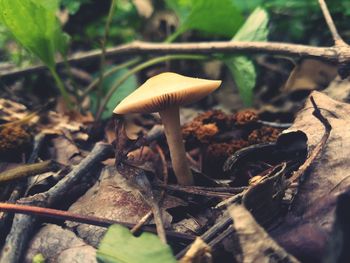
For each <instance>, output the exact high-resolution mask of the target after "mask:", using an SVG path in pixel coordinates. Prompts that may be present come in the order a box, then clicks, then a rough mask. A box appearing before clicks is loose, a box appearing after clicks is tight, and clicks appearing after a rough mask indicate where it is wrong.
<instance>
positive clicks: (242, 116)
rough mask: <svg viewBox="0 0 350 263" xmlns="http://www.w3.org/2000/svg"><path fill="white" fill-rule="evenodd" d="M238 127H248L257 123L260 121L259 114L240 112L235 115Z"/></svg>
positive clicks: (249, 111) (250, 111) (246, 111)
mask: <svg viewBox="0 0 350 263" xmlns="http://www.w3.org/2000/svg"><path fill="white" fill-rule="evenodd" d="M234 119H235V121H236V124H237V125H247V124H252V123H255V122H256V121H257V120H258V114H257V113H256V112H255V111H253V110H244V111H239V112H237V113H236V114H235V115H234Z"/></svg>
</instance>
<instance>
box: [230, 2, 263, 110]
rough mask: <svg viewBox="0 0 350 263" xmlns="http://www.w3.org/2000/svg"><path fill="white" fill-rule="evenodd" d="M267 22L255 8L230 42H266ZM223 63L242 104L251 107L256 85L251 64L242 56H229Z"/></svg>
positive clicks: (259, 10)
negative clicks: (228, 70) (230, 75)
mask: <svg viewBox="0 0 350 263" xmlns="http://www.w3.org/2000/svg"><path fill="white" fill-rule="evenodd" d="M268 21H269V18H268V15H267V13H266V11H265V10H264V9H262V8H260V7H258V8H256V9H255V10H254V11H253V12H252V14H251V15H250V16H249V17H248V19H247V20H246V22H245V23H244V24H243V25H242V27H241V28H240V29H239V30H238V32H237V33H236V35H235V36H234V37H233V38H232V41H267V35H268V32H269V31H268ZM224 62H225V64H226V65H227V67H228V68H229V69H230V71H231V74H232V76H233V79H234V80H235V83H236V86H237V88H238V91H239V93H240V96H241V98H242V100H243V102H244V103H245V104H246V105H251V104H252V101H253V90H254V87H255V84H256V71H255V67H254V64H253V62H252V61H251V60H250V59H249V58H247V57H244V56H231V57H229V58H227V59H224Z"/></svg>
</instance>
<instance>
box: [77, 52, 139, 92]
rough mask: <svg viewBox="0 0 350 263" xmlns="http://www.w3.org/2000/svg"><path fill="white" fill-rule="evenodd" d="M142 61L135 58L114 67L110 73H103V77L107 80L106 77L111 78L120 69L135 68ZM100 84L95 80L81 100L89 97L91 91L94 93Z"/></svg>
mask: <svg viewBox="0 0 350 263" xmlns="http://www.w3.org/2000/svg"><path fill="white" fill-rule="evenodd" d="M139 61H140V58H139V57H137V58H134V59H130V60H128V61H126V62H124V63H122V64H119V65H117V66H115V67H112V68H110V69H109V70H108V71H106V72H103V77H104V78H106V77H109V76H110V75H112V74H114V73H115V72H117V71H118V70H120V69H123V68H127V67H130V66H133V65H135V64H136V63H138V62H139ZM98 83H99V79H95V80H94V81H92V82H91V83H90V85H89V86H88V87H87V88H86V89H85V90H84V92H83V94H82V95H81V98H84V97H85V96H87V95H88V94H89V93H90V92H91V91H93V90H94V89H95V88H96V87H97V85H98Z"/></svg>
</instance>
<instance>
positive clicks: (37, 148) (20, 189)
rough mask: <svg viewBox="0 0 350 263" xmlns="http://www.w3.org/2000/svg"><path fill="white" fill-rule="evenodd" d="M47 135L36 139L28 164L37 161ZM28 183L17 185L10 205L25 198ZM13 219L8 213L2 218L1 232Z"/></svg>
mask: <svg viewBox="0 0 350 263" xmlns="http://www.w3.org/2000/svg"><path fill="white" fill-rule="evenodd" d="M44 138H45V134H43V133H39V134H37V135H36V136H35V137H34V145H33V151H32V153H31V155H30V157H29V159H28V162H27V163H28V164H32V163H34V162H35V161H36V159H37V158H38V154H39V151H40V149H41V146H42V144H43V142H44ZM26 185H27V183H26V182H19V183H17V184H16V186H15V188H14V189H13V191H12V193H11V195H10V197H9V198H8V200H7V202H9V203H15V202H16V201H17V200H18V199H19V198H20V197H22V196H23V192H24V189H25V187H26ZM10 218H11V215H10V214H8V213H3V214H2V215H1V216H0V231H1V230H2V229H5V227H6V226H7V224H8V223H9V220H10Z"/></svg>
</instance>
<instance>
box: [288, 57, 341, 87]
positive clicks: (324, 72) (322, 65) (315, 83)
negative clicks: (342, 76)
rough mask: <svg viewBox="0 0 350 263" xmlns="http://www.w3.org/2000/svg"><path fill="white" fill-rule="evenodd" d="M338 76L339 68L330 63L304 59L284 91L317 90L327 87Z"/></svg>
mask: <svg viewBox="0 0 350 263" xmlns="http://www.w3.org/2000/svg"><path fill="white" fill-rule="evenodd" d="M336 76H337V67H336V66H335V65H331V64H329V63H326V62H323V61H320V60H316V59H304V60H303V61H302V62H301V63H300V64H299V65H297V66H296V67H295V68H294V69H293V71H292V73H291V74H290V76H289V78H288V80H287V82H286V84H285V86H284V91H286V92H291V91H297V90H316V89H320V88H324V87H327V86H328V84H329V83H330V82H331V81H332V80H333V79H334V78H335V77H336Z"/></svg>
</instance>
